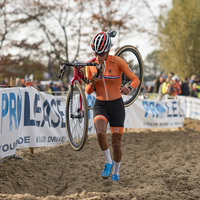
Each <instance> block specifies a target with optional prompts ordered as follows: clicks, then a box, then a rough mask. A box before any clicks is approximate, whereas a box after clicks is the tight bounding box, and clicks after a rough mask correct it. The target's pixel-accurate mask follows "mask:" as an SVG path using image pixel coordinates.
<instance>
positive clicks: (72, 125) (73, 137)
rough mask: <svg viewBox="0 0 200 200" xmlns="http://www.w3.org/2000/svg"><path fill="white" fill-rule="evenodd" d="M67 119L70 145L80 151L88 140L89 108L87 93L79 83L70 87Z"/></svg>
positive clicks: (66, 111) (66, 112)
mask: <svg viewBox="0 0 200 200" xmlns="http://www.w3.org/2000/svg"><path fill="white" fill-rule="evenodd" d="M80 102H82V103H80ZM71 114H72V115H71ZM65 118H66V130H67V135H68V139H69V143H70V144H71V146H72V148H73V149H74V150H76V151H79V150H81V149H82V148H83V147H84V145H85V142H86V139H87V134H88V107H87V101H86V96H85V92H84V90H83V88H82V86H81V85H80V84H79V83H78V82H76V83H75V84H74V85H72V86H70V87H69V90H68V92H67V99H66V107H65Z"/></svg>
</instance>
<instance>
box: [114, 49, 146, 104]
mask: <svg viewBox="0 0 200 200" xmlns="http://www.w3.org/2000/svg"><path fill="white" fill-rule="evenodd" d="M115 56H118V57H121V58H122V59H123V60H125V61H126V63H127V64H128V67H129V69H130V70H131V71H132V72H134V74H135V75H136V76H137V77H138V78H139V80H140V84H139V86H138V87H137V88H136V89H135V90H133V91H131V92H130V93H129V95H123V94H122V99H123V101H124V106H125V107H127V106H130V105H131V104H132V103H133V102H134V101H135V100H136V99H137V97H138V95H139V93H140V90H141V87H142V83H143V77H144V64H143V60H142V57H141V55H140V52H139V51H138V50H137V49H136V48H135V47H133V46H131V45H126V46H123V47H121V48H119V49H118V50H117V51H116V53H115ZM131 82H132V81H131V80H130V79H129V78H128V77H127V76H126V75H125V74H124V73H122V81H121V85H122V86H128V85H130V83H131Z"/></svg>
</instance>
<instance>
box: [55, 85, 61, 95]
mask: <svg viewBox="0 0 200 200" xmlns="http://www.w3.org/2000/svg"><path fill="white" fill-rule="evenodd" d="M61 91H62V86H61V83H58V85H57V93H56V95H61Z"/></svg>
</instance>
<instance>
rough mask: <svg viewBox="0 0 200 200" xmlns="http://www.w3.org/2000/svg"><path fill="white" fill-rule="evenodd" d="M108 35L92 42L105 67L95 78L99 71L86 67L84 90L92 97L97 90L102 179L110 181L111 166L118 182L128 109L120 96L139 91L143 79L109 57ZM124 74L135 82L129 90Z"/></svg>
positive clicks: (94, 109)
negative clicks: (122, 78)
mask: <svg viewBox="0 0 200 200" xmlns="http://www.w3.org/2000/svg"><path fill="white" fill-rule="evenodd" d="M111 46H112V44H111V37H110V35H109V32H100V33H98V34H96V35H95V36H94V38H93V40H92V41H91V47H92V50H93V52H94V55H95V57H96V60H95V61H94V62H96V63H98V64H101V65H102V66H103V69H102V76H99V77H96V74H97V69H96V68H95V67H94V66H87V67H86V76H87V78H88V79H89V80H90V82H89V84H87V85H86V88H85V91H86V93H88V94H91V93H92V92H93V91H94V90H95V91H96V101H95V104H94V108H93V112H94V125H95V129H96V133H97V139H98V143H99V146H100V148H101V150H102V153H103V156H104V158H105V160H106V164H105V167H104V169H103V172H102V177H103V178H105V179H107V178H108V177H109V176H110V174H111V170H112V167H113V166H114V169H113V173H112V180H113V181H117V180H119V179H120V177H119V168H120V165H121V159H122V149H121V140H122V133H123V127H124V119H125V108H124V103H123V100H122V97H121V93H122V94H125V95H128V94H129V93H130V92H131V90H134V89H135V88H137V86H138V85H139V84H140V80H139V79H138V78H137V76H136V75H135V74H134V73H133V72H132V71H131V70H130V69H129V67H128V65H127V63H126V62H125V61H124V60H123V59H122V58H120V57H117V56H112V55H109V51H110V48H111ZM122 73H124V74H125V75H126V76H127V77H128V78H129V79H130V80H131V81H132V82H131V84H130V86H128V87H121V76H122ZM108 122H109V124H110V130H111V142H112V149H113V160H112V158H111V155H110V149H109V144H108V140H107V137H106V130H107V123H108Z"/></svg>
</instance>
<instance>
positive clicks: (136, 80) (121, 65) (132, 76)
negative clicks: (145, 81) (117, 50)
mask: <svg viewBox="0 0 200 200" xmlns="http://www.w3.org/2000/svg"><path fill="white" fill-rule="evenodd" d="M116 64H117V65H118V66H119V68H120V70H121V71H122V72H123V73H124V74H125V75H126V76H127V77H128V78H129V79H130V80H131V81H132V83H131V84H130V86H131V87H132V89H133V90H134V89H135V88H136V87H137V86H138V85H139V84H140V80H139V78H138V77H137V76H136V75H135V74H134V73H133V72H132V71H131V70H130V69H129V67H128V65H127V63H126V62H125V61H124V60H123V59H122V58H119V57H118V58H117V59H116Z"/></svg>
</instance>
